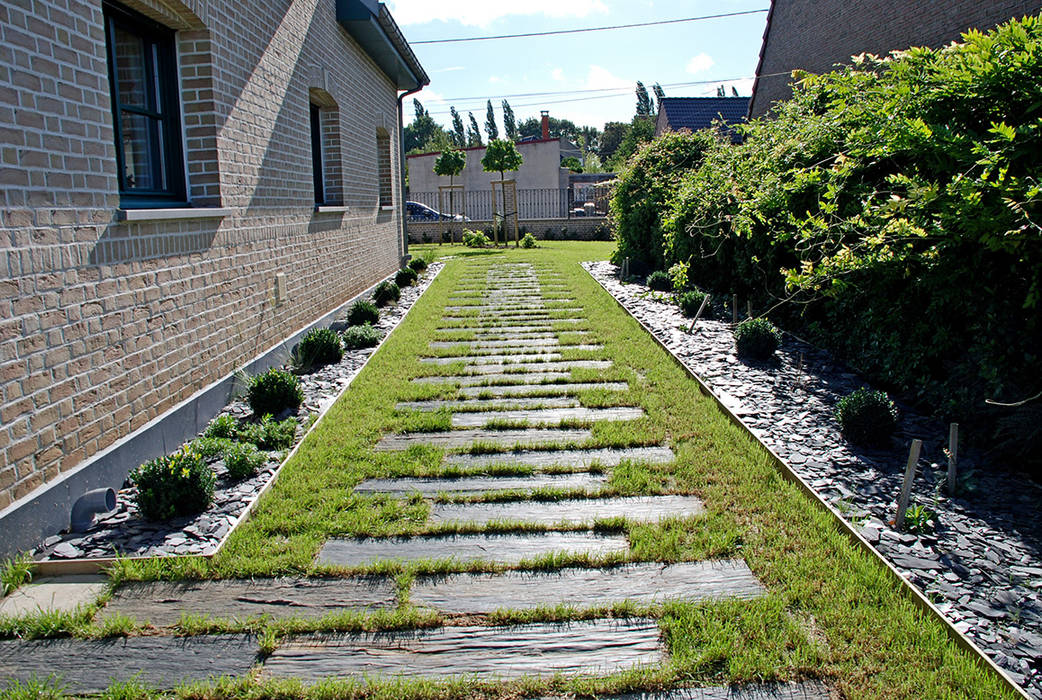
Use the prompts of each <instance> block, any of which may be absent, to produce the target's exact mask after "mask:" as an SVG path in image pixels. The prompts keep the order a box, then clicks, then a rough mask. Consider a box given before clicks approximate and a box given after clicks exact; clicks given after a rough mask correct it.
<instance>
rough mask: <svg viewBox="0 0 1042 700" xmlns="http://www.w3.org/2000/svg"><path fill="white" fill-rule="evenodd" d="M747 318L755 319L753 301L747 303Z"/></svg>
mask: <svg viewBox="0 0 1042 700" xmlns="http://www.w3.org/2000/svg"><path fill="white" fill-rule="evenodd" d="M745 317H746V318H752V317H753V303H752V302H751V301H747V302H745Z"/></svg>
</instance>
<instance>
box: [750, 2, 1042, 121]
mask: <svg viewBox="0 0 1042 700" xmlns="http://www.w3.org/2000/svg"><path fill="white" fill-rule="evenodd" d="M1040 10H1042V3H1039V2H1038V0H985V1H983V2H982V1H981V0H944V2H938V1H937V0H861V1H859V2H850V1H849V0H815V1H814V2H806V0H772V2H771V12H770V17H769V19H768V23H767V30H766V31H765V32H764V38H763V46H762V48H761V50H760V65H759V68H758V69H757V71H756V75H757V79H756V83H755V85H754V88H753V97H752V101H751V103H750V105H749V113H750V115H751V116H753V117H759V116H762V115H763V114H765V113H766V112H767V111H768V110H769V109H770V106H771V104H773V103H774V102H776V101H778V100H784V99H787V98H788V97H789V96H791V95H792V90H791V88H790V87H789V74H790V73H791V72H792V71H793V70H796V69H803V70H808V71H811V72H813V73H824V72H827V71H829V70H830V69H831V68H832V66H833V65H834V64H837V63H849V59H850V57H851V56H855V55H857V54H860V53H874V54H877V55H885V54H887V53H889V52H890V51H894V50H902V49H907V48H909V47H911V46H931V47H935V48H936V47H939V46H943V45H944V44H947V43H949V42H951V41H955V40H957V39H958V38H959V36H960V35H961V34H962V33H963V32H965V31H966V30H967V29H970V28H977V29H983V30H987V29H990V28H992V27H994V26H995V25H997V24H1001V23H1002V22H1006V21H1008V20H1009V19H1011V18H1013V17H1018V18H1019V17H1023V16H1024V15H1033V14H1037V13H1038V12H1039V11H1040Z"/></svg>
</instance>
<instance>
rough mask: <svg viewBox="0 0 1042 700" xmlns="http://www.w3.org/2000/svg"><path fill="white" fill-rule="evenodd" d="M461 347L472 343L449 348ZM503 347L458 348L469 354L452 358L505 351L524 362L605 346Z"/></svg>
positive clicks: (481, 355)
mask: <svg viewBox="0 0 1042 700" xmlns="http://www.w3.org/2000/svg"><path fill="white" fill-rule="evenodd" d="M460 345H471V343H470V342H468V343H450V344H449V347H454V346H460ZM501 345H502V347H498V346H493V347H484V344H482V346H481V347H463V348H458V349H460V350H466V351H467V352H465V353H463V354H460V355H453V356H452V357H454V358H464V359H466V358H480V357H497V356H502V355H503V354H504V350H512V351H513V353H512V354H511V355H510V357H513V358H516V359H517V360H518V361H523V360H524V358H527V357H530V356H533V355H538V354H540V353H559V352H561V351H562V350H603V349H604V346H603V345H599V344H594V343H581V344H576V345H561V344H560V342H559V341H557V340H556V339H555V340H553V341H550V343H549V344H546V345H543V344H539V345H524V346H520V347H518V346H514V345H511V344H510V343H502V344H501ZM432 346H433V344H432ZM439 359H443V358H439Z"/></svg>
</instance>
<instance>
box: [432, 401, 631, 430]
mask: <svg viewBox="0 0 1042 700" xmlns="http://www.w3.org/2000/svg"><path fill="white" fill-rule="evenodd" d="M643 416H644V410H643V409H642V408H639V407H636V406H616V407H614V408H582V407H579V408H545V409H531V410H513V411H482V412H476V411H474V412H467V413H457V414H455V415H453V416H452V427H454V428H476V427H480V426H482V425H485V424H486V423H488V422H489V421H491V420H509V421H524V422H526V423H559V422H560V421H563V420H578V421H595V422H596V421H622V420H636V419H637V418H642V417H643Z"/></svg>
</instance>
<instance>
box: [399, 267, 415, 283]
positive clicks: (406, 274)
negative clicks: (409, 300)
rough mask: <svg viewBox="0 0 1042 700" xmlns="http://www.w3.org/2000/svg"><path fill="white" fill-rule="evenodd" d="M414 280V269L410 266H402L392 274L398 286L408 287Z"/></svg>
mask: <svg viewBox="0 0 1042 700" xmlns="http://www.w3.org/2000/svg"><path fill="white" fill-rule="evenodd" d="M415 281H416V270H414V269H412V268H411V267H403V268H402V269H400V270H398V272H396V273H395V275H394V283H395V284H397V285H398V286H399V287H408V286H409V285H411V284H412V283H413V282H415Z"/></svg>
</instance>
